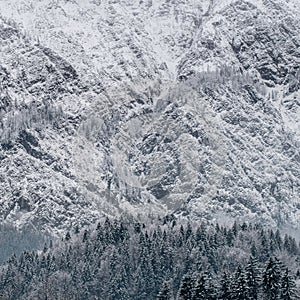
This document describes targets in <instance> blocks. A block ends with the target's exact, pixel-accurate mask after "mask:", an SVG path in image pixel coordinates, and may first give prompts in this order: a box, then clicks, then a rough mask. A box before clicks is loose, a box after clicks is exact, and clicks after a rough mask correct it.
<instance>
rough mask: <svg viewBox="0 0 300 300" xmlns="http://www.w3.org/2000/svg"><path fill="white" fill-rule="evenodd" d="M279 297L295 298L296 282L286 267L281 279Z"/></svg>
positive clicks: (286, 299)
mask: <svg viewBox="0 0 300 300" xmlns="http://www.w3.org/2000/svg"><path fill="white" fill-rule="evenodd" d="M280 299H282V300H293V299H296V283H295V280H294V278H293V277H292V276H291V274H290V272H289V270H288V269H287V268H286V269H285V271H284V274H283V276H282V279H281V289H280Z"/></svg>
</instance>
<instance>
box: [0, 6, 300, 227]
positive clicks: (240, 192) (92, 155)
mask: <svg viewBox="0 0 300 300" xmlns="http://www.w3.org/2000/svg"><path fill="white" fill-rule="evenodd" d="M0 8H1V15H2V17H1V24H0V45H1V47H0V54H1V55H0V78H1V83H0V90H1V93H0V95H1V98H0V116H1V120H0V131H1V149H0V159H1V160H0V182H1V184H0V191H1V197H0V201H1V208H0V215H1V218H2V220H7V221H12V222H17V224H19V226H24V225H25V224H33V225H34V226H37V227H39V228H43V229H50V230H54V231H59V230H64V229H65V228H68V227H70V226H73V225H74V224H79V225H81V226H82V225H84V224H89V223H92V222H93V221H94V220H96V219H97V218H99V217H101V216H104V215H112V216H120V215H124V216H125V215H126V216H127V215H134V216H135V217H138V218H139V217H142V216H145V217H147V216H157V215H160V216H164V215H166V214H175V215H177V216H178V217H180V218H181V217H190V218H193V219H207V220H210V221H214V220H218V221H221V222H227V221H230V220H232V219H238V220H240V221H243V220H251V221H257V222H263V223H266V224H269V225H272V226H279V227H285V226H289V227H294V228H299V227H300V224H299V220H300V205H299V195H300V154H299V143H300V127H299V126H300V125H299V124H300V123H299V122H300V100H299V99H300V93H299V89H300V83H299V80H300V70H299V66H300V50H299V49H300V48H299V45H300V15H299V4H298V1H296V0H293V1H292V0H290V1H283V0H274V1H271V0H256V1H242V0H238V1H233V0H222V1H192V0H189V1H183V0H173V1H172V0H169V1H163V0H158V1H151V0H147V1H129V0H119V1H118V0H114V1H113V0H110V1H108V0H107V1H101V0H99V1H98V0H93V1H92V0H80V1H79V0H78V1H76V0H74V1H66V0H56V1H50V0H41V1H27V2H26V3H25V2H23V1H19V0H13V1H5V0H1V1H0Z"/></svg>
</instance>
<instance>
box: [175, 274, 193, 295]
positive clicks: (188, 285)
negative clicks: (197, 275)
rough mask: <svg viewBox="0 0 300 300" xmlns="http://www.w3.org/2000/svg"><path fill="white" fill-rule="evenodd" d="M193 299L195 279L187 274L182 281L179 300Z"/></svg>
mask: <svg viewBox="0 0 300 300" xmlns="http://www.w3.org/2000/svg"><path fill="white" fill-rule="evenodd" d="M192 299H193V278H192V276H191V275H189V274H186V275H185V276H184V277H183V279H182V281H181V285H180V288H179V292H178V300H192Z"/></svg>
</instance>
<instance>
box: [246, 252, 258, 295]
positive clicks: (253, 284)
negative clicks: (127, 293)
mask: <svg viewBox="0 0 300 300" xmlns="http://www.w3.org/2000/svg"><path fill="white" fill-rule="evenodd" d="M245 276H246V282H247V286H248V289H249V297H250V299H252V300H257V299H258V294H259V287H260V285H261V280H260V278H261V270H260V268H259V266H258V261H257V259H255V258H253V257H251V258H250V260H249V262H248V264H247V266H246V269H245Z"/></svg>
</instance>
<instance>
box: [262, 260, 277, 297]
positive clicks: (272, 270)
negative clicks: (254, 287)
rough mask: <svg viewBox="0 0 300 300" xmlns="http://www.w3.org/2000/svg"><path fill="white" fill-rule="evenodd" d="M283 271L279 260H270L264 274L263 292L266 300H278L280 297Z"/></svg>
mask: <svg viewBox="0 0 300 300" xmlns="http://www.w3.org/2000/svg"><path fill="white" fill-rule="evenodd" d="M280 280H281V270H280V266H279V262H278V260H277V259H276V258H275V259H273V258H272V257H271V258H270V259H269V261H268V263H267V266H266V269H265V271H264V273H263V291H264V295H265V297H266V299H268V300H277V299H279V296H280Z"/></svg>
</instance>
